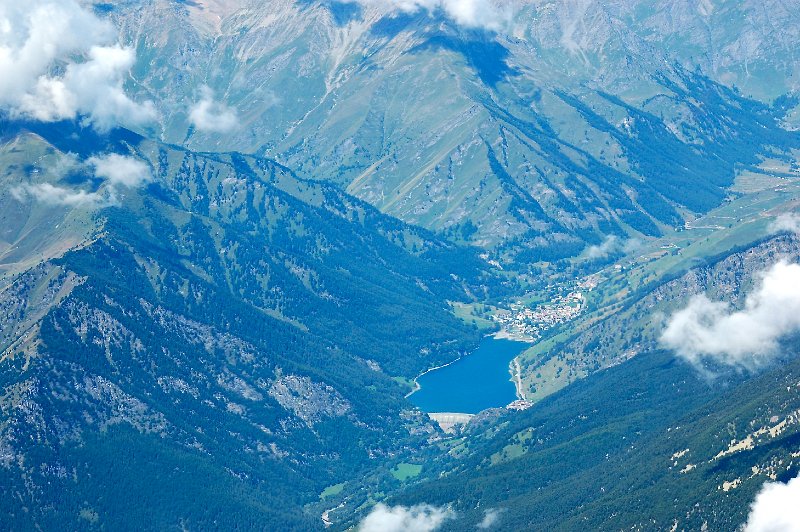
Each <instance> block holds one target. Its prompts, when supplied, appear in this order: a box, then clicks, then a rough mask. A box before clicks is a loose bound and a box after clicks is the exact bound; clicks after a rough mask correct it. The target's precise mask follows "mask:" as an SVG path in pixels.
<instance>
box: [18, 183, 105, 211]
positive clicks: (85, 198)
mask: <svg viewBox="0 0 800 532" xmlns="http://www.w3.org/2000/svg"><path fill="white" fill-rule="evenodd" d="M11 195H13V196H14V197H15V198H16V199H17V200H19V201H23V200H25V199H26V198H31V199H33V200H35V201H38V202H40V203H44V204H45V205H66V206H69V207H91V206H97V205H102V204H104V203H107V201H108V198H107V197H106V196H104V195H102V194H100V193H98V192H86V191H85V190H72V189H69V188H64V187H58V186H55V185H51V184H50V183H37V184H35V185H30V184H28V185H20V186H18V187H14V188H12V189H11Z"/></svg>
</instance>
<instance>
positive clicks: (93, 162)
mask: <svg viewBox="0 0 800 532" xmlns="http://www.w3.org/2000/svg"><path fill="white" fill-rule="evenodd" d="M86 163H87V164H89V165H90V166H93V167H94V175H96V176H97V177H100V178H102V179H105V180H106V181H107V182H108V184H109V185H111V186H112V187H125V188H136V187H139V186H141V185H143V184H144V183H146V182H148V181H150V180H151V179H152V176H151V175H150V168H149V167H148V166H147V165H146V164H145V163H144V162H143V161H140V160H139V159H134V158H133V157H128V156H126V155H119V154H116V153H108V154H105V155H99V156H94V157H90V158H89V159H87V160H86Z"/></svg>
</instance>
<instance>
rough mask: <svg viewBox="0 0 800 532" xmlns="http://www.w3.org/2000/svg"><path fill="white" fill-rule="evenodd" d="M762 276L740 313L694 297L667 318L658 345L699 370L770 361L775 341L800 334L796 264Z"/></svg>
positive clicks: (747, 366) (749, 366) (748, 366)
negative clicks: (709, 364) (707, 366)
mask: <svg viewBox="0 0 800 532" xmlns="http://www.w3.org/2000/svg"><path fill="white" fill-rule="evenodd" d="M760 277H761V278H760V281H759V284H758V286H757V287H756V288H755V289H754V290H753V292H752V293H750V294H749V295H748V296H747V298H746V300H745V304H744V308H742V309H741V310H733V309H731V308H730V306H729V305H728V304H727V303H724V302H715V301H711V300H710V299H709V298H708V297H707V296H705V295H700V296H696V297H694V298H693V299H692V300H691V301H690V302H689V304H688V305H687V306H686V308H684V309H682V310H680V311H678V312H676V313H675V314H673V315H672V317H671V318H670V319H669V321H668V323H667V326H666V328H665V330H664V332H663V334H662V335H661V343H662V344H663V345H664V346H666V347H667V348H669V349H672V350H674V351H675V352H676V353H677V354H678V355H679V356H681V357H682V358H684V359H686V360H688V361H689V362H691V363H692V364H695V365H697V366H698V367H701V366H702V364H703V362H704V361H712V362H716V363H719V364H722V365H725V366H731V367H737V368H743V369H756V368H758V367H760V366H762V365H764V364H766V363H768V362H770V361H771V360H773V359H774V358H775V356H776V354H777V352H778V350H777V347H778V342H779V340H780V339H781V338H783V337H784V336H786V335H788V334H791V333H795V332H797V331H800V265H797V264H790V263H787V262H779V263H777V264H775V265H774V266H772V267H771V268H769V269H768V270H766V271H765V272H764V273H762V274H761V275H760Z"/></svg>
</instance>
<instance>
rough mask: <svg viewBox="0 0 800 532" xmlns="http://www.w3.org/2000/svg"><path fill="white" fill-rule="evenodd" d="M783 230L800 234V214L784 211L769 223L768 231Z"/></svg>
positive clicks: (780, 231) (778, 231) (779, 231)
mask: <svg viewBox="0 0 800 532" xmlns="http://www.w3.org/2000/svg"><path fill="white" fill-rule="evenodd" d="M785 231H788V232H790V233H798V234H800V215H797V214H795V213H793V212H786V213H783V214H781V215H780V216H778V217H777V218H775V220H773V222H772V223H771V224H770V225H769V232H770V233H783V232H785Z"/></svg>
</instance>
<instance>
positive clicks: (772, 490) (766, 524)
mask: <svg viewBox="0 0 800 532" xmlns="http://www.w3.org/2000/svg"><path fill="white" fill-rule="evenodd" d="M798 501H800V478H794V479H792V480H790V481H789V482H788V483H787V484H783V483H781V482H768V483H766V484H764V487H763V488H761V491H760V492H759V493H758V495H756V498H755V501H753V504H752V505H751V506H750V516H749V517H748V518H747V524H746V525H745V528H744V532H779V531H780V532H784V531H786V532H789V531H798V530H800V506H799V505H798V504H797V503H798Z"/></svg>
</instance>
